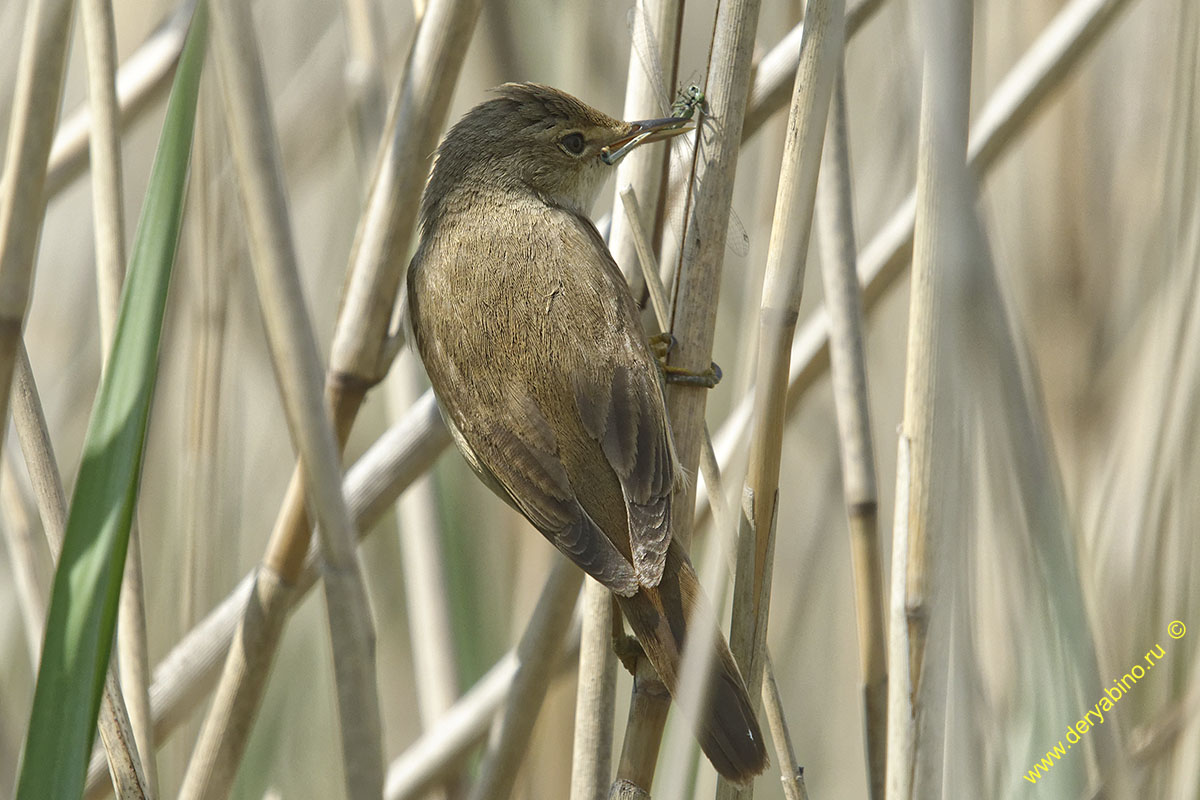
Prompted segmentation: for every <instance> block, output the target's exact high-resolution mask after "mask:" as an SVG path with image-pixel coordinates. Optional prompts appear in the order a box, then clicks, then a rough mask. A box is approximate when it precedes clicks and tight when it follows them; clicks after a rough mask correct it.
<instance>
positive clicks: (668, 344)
mask: <svg viewBox="0 0 1200 800" xmlns="http://www.w3.org/2000/svg"><path fill="white" fill-rule="evenodd" d="M675 345H676V340H675V337H674V336H672V335H671V334H670V333H668V332H663V333H656V334H654V335H653V336H651V337H650V349H651V350H652V351H654V357H655V358H656V359H658V368H659V369H661V370H662V374H663V380H665V381H666V382H667V383H678V384H681V385H683V386H701V387H703V388H705V389H711V388H713V387H714V386H716V385H717V384H718V383H720V382H721V377H722V375H721V368H720V367H719V366H717V363H716V362H715V361H714V362H712V364H711V365H710V366H709V368H708V369H706V370H704V371H702V372H692V371H691V370H689V369H684V368H683V367H673V366H671V365H670V364H668V363H667V356H669V355H671V350H673V349H674V347H675Z"/></svg>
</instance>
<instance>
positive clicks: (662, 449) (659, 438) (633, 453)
mask: <svg viewBox="0 0 1200 800" xmlns="http://www.w3.org/2000/svg"><path fill="white" fill-rule="evenodd" d="M575 405H576V407H577V408H578V410H579V418H580V421H581V422H582V423H583V427H584V429H585V430H586V431H587V433H588V435H590V436H591V437H592V438H593V439H595V440H596V441H597V442H599V443H600V447H601V449H602V450H603V452H604V457H605V458H606V459H607V460H608V463H609V465H610V466H611V467H612V469H613V471H614V472H615V473H616V475H617V478H618V480H619V481H620V483H621V491H622V493H623V494H624V496H625V508H626V512H627V514H628V517H629V541H630V544H631V546H632V550H633V567H634V571H635V572H636V573H637V578H638V582H639V583H641V584H643V585H646V586H657V585H658V582H659V580H660V579H661V578H662V571H663V564H664V562H665V559H666V554H667V545H668V544H670V541H671V489H672V483H673V476H674V463H673V461H674V459H673V455H672V452H671V441H670V434H669V433H668V431H667V426H666V411H665V408H664V407H663V404H662V392H661V388H660V387H659V384H658V376H657V375H646V374H645V370H639V369H637V368H636V367H633V366H630V365H627V364H620V363H618V364H614V365H612V369H611V372H609V373H608V374H607V375H596V374H594V373H589V374H581V375H578V376H577V377H576V381H575Z"/></svg>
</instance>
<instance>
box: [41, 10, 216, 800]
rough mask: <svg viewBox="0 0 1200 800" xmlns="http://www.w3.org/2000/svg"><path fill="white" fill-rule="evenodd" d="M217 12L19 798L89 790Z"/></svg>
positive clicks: (110, 378) (75, 555)
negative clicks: (194, 132)
mask: <svg viewBox="0 0 1200 800" xmlns="http://www.w3.org/2000/svg"><path fill="white" fill-rule="evenodd" d="M206 27H207V26H206V15H205V13H204V5H203V4H201V5H200V6H199V7H198V9H197V13H196V16H195V18H194V19H193V22H192V28H191V31H190V33H189V34H188V42H187V44H186V46H185V48H184V52H183V56H182V58H181V60H180V63H179V69H178V71H177V73H176V75H175V84H174V86H173V87H172V89H171V97H170V100H169V101H168V104H167V114H166V119H165V121H164V122H163V129H162V135H161V136H160V138H159V144H158V152H157V153H156V154H155V159H154V168H153V171H152V172H151V175H150V183H149V186H148V187H147V190H146V199H145V202H144V205H143V208H142V216H141V219H140V220H139V222H138V229H137V236H136V238H135V240H134V246H133V254H132V256H131V258H130V262H129V270H128V277H127V279H126V281H125V287H124V290H123V292H122V294H121V310H120V316H119V317H118V319H117V329H116V334H115V337H114V340H113V349H112V356H111V359H110V361H109V366H108V370H107V371H106V372H105V374H104V377H103V379H102V381H101V384H100V389H99V391H98V392H97V394H96V401H95V404H94V406H93V408H92V416H91V420H90V422H89V423H88V430H87V437H86V439H85V441H84V446H83V460H82V463H81V464H80V468H79V476H78V478H77V480H76V484H75V493H74V495H73V496H72V498H71V508H70V512H69V514H68V519H67V530H66V536H65V540H64V542H63V551H62V558H61V559H60V561H59V565H58V570H57V571H56V573H55V576H54V588H53V590H52V592H51V596H50V613H49V616H48V619H47V623H46V639H45V644H44V646H43V648H42V661H41V665H40V666H39V667H38V677H37V687H36V689H35V691H34V698H33V711H32V713H31V716H30V722H29V730H28V732H27V734H26V738H25V749H24V753H23V754H22V757H21V771H20V778H19V782H18V784H17V797H18V798H21V799H22V800H35V799H36V800H42V799H43V798H76V797H79V796H80V794H81V793H82V792H83V782H84V776H85V775H86V773H87V764H88V757H89V756H90V755H91V750H92V741H93V739H94V738H95V733H96V717H97V714H98V713H99V709H100V696H101V691H102V689H103V687H104V676H105V672H106V671H107V669H108V660H109V651H110V650H111V647H112V638H113V628H114V626H115V624H116V615H117V598H118V596H119V594H120V588H121V575H122V572H123V570H124V565H125V550H126V545H127V543H128V541H129V527H130V522H131V520H132V519H133V509H134V504H135V503H136V501H137V493H138V483H139V479H140V476H141V467H142V455H143V447H144V444H145V438H146V426H147V422H148V420H149V416H150V400H151V395H152V393H153V389H154V383H155V377H156V374H157V359H158V343H159V338H160V335H161V333H162V322H163V315H164V313H165V309H166V301H167V288H168V286H169V285H170V280H171V271H172V266H173V265H174V263H175V250H176V244H177V241H178V238H179V228H180V223H181V220H182V216H183V203H184V190H185V188H186V185H187V174H188V162H189V156H190V153H191V147H192V128H193V123H194V121H195V116H196V96H197V90H198V86H199V81H200V72H201V68H202V67H203V63H204V42H205V38H206V36H205V32H206Z"/></svg>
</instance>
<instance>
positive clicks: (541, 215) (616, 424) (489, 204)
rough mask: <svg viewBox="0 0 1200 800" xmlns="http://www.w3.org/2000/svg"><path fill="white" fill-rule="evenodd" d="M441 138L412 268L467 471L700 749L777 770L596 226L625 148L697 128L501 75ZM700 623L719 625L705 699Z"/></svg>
mask: <svg viewBox="0 0 1200 800" xmlns="http://www.w3.org/2000/svg"><path fill="white" fill-rule="evenodd" d="M493 91H494V93H495V96H494V97H492V98H491V99H488V100H486V101H484V102H482V103H480V104H479V105H477V106H475V107H474V108H473V109H471V110H470V111H468V112H467V113H466V114H465V115H464V116H463V117H462V119H461V120H460V121H459V122H458V123H456V124H455V125H454V126H453V127H452V128H451V129H450V130H449V131H448V132H447V134H446V135H445V136H444V138H443V139H442V142H441V144H440V145H439V147H438V149H437V152H436V154H435V157H434V165H433V168H432V171H431V173H430V176H429V179H428V181H427V183H426V187H425V191H424V194H423V196H422V200H421V207H420V218H419V234H420V235H419V241H418V244H417V248H416V250H415V252H414V255H413V257H412V261H411V262H410V264H409V269H408V274H407V302H408V319H409V323H410V324H411V327H412V335H413V342H414V344H415V347H416V350H417V353H418V354H419V356H420V358H421V361H422V362H423V363H424V366H425V371H426V373H427V375H428V377H429V381H430V384H431V386H432V388H433V391H434V394H435V395H436V397H437V399H438V404H439V407H440V409H441V412H442V415H443V418H444V419H445V421H446V424H447V427H448V428H449V429H450V432H451V434H452V437H453V439H454V441H455V443H456V444H457V446H458V449H459V450H460V451H461V452H462V454H463V456H464V458H465V459H466V461H467V463H468V464H469V465H470V467H471V469H472V470H473V471H474V472H475V473H476V475H478V476H479V477H480V479H481V480H482V481H483V482H484V483H485V484H486V485H487V486H488V487H489V488H491V489H492V490H493V491H494V492H495V493H496V494H497V495H499V496H500V497H501V498H502V499H503V500H504V501H506V502H507V503H508V504H509V505H510V506H512V507H513V508H515V509H516V510H517V511H518V512H520V513H521V514H522V515H524V517H525V518H526V519H527V520H528V521H529V522H530V523H532V525H533V526H534V527H535V528H536V529H537V530H538V531H540V532H541V533H542V534H543V535H544V536H545V537H546V538H547V539H548V540H549V541H550V542H551V543H552V544H553V545H554V546H555V547H557V548H558V550H559V551H561V552H562V553H563V554H564V555H566V556H567V557H568V558H569V559H571V560H572V561H573V562H575V564H577V565H578V566H579V567H581V568H582V569H583V570H584V571H585V572H586V573H587V574H588V575H590V576H591V577H592V578H594V579H595V580H597V581H599V582H600V583H601V584H603V585H604V586H605V587H607V588H608V589H609V590H610V591H611V592H612V593H613V595H614V596H615V597H616V600H617V604H618V606H619V607H620V609H621V611H622V614H623V615H624V616H625V618H626V620H628V622H629V625H630V628H631V629H632V631H633V634H634V636H635V637H636V639H637V641H638V643H639V644H640V645H641V648H642V650H643V651H644V652H645V654H646V656H647V657H648V658H649V660H650V663H651V664H652V665H653V666H654V668H655V670H656V671H657V672H658V674H659V676H660V677H661V678H662V680H663V683H664V684H665V685H666V687H667V689H668V691H669V692H670V693H671V695H672V698H673V699H674V701H675V702H676V703H677V704H678V705H679V706H681V707H682V708H683V711H684V713H685V716H686V717H687V718H688V719H689V721H691V723H692V726H693V730H694V732H695V735H696V738H697V740H698V742H699V744H700V747H701V750H702V751H703V752H704V753H705V755H706V756H707V757H708V759H709V760H710V761H711V762H712V764H713V766H714V767H715V768H716V770H717V771H718V772H719V773H720V774H721V775H722V776H724V777H725V778H727V779H729V780H731V781H733V782H734V783H737V784H739V785H744V784H746V783H747V782H748V781H750V780H751V779H752V778H753V777H754V776H755V775H758V774H760V773H761V772H762V771H763V770H764V769H765V768H766V765H767V763H768V758H767V755H766V749H765V746H764V741H763V735H762V731H761V729H760V727H759V724H758V720H757V718H756V715H755V711H754V705H753V703H751V701H750V697H749V693H748V692H747V689H746V683H745V681H744V680H743V678H742V675H741V673H740V671H739V669H738V666H737V663H736V661H735V660H734V658H733V656H732V654H731V653H730V651H729V647H728V645H727V644H726V642H725V639H724V637H723V636H722V635H721V633H720V631H719V629H718V628H717V621H716V615H715V613H714V612H713V611H712V608H711V605H710V604H709V602H708V600H707V599H706V597H705V596H704V593H703V591H702V589H701V587H700V583H699V580H698V578H697V576H696V572H695V570H694V569H693V567H692V564H691V561H690V560H689V559H688V555H687V552H686V550H685V548H684V547H683V546H682V545H680V544H679V543H678V542H677V541H676V540H675V539H674V538H673V537H672V535H671V504H672V501H673V495H674V494H675V492H676V491H677V490H678V489H679V488H680V487H681V486H682V485H683V482H684V479H685V478H684V474H683V471H682V469H681V466H680V463H679V458H678V456H677V454H676V452H675V444H674V440H673V438H672V434H671V429H670V425H669V423H668V417H667V407H666V400H665V397H664V391H663V388H664V383H663V375H662V372H661V368H660V366H659V362H658V361H657V360H656V356H655V353H654V350H653V348H652V346H651V344H650V341H649V338H648V336H647V334H646V331H645V330H644V328H643V327H642V324H641V319H640V312H639V309H638V306H637V304H636V302H635V301H634V299H633V297H632V295H631V293H630V290H629V287H628V284H627V283H626V281H625V279H624V278H623V276H622V274H621V271H620V269H619V268H618V266H617V264H616V262H615V261H614V260H613V257H612V255H611V253H610V252H609V250H608V247H607V246H606V245H605V243H604V240H603V238H602V237H601V236H600V234H599V232H598V231H597V230H596V227H595V225H594V224H593V223H592V221H591V220H590V219H589V217H588V213H589V211H590V209H591V207H592V205H593V204H594V202H595V200H596V198H597V196H598V194H599V191H600V189H601V187H602V185H603V184H604V181H605V179H606V178H607V177H608V175H609V174H610V173H611V172H612V167H613V165H615V164H616V163H618V162H619V161H620V160H621V158H623V157H624V156H625V155H626V154H627V153H628V152H630V151H631V150H633V149H634V148H636V147H639V146H641V145H643V144H648V143H651V142H655V141H660V140H663V139H666V138H669V137H671V136H674V135H677V134H680V133H683V132H685V131H687V130H690V129H692V128H693V126H694V123H693V122H692V121H691V120H689V119H687V118H683V117H666V118H663V119H654V120H644V121H638V122H622V121H620V120H617V119H614V118H613V117H610V116H608V115H607V114H604V113H603V112H601V111H599V110H597V109H595V108H592V107H591V106H589V105H587V104H586V103H584V102H583V101H581V100H579V99H577V98H575V97H573V96H571V95H569V94H566V93H565V92H562V91H559V90H557V89H554V88H552V87H549V86H545V85H540V84H535V83H506V84H504V85H502V86H499V87H497V88H496V89H495V90H493ZM689 625H692V626H694V625H710V626H713V636H712V637H711V639H712V641H713V645H712V651H711V664H712V670H711V673H710V677H709V679H708V681H707V690H706V691H705V692H704V693H703V694H702V696H701V697H700V698H698V699H694V698H689V697H687V696H685V695H686V694H687V693H682V694H681V693H680V692H679V691H678V688H679V677H680V668H681V662H682V653H683V648H684V644H685V642H686V641H687V638H688V627H689Z"/></svg>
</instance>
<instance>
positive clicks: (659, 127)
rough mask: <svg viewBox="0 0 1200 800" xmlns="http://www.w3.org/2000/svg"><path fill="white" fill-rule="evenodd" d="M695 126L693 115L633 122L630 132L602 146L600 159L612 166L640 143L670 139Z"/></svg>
mask: <svg viewBox="0 0 1200 800" xmlns="http://www.w3.org/2000/svg"><path fill="white" fill-rule="evenodd" d="M694 127H696V123H695V122H694V121H693V120H692V118H691V117H664V118H663V119H644V120H640V121H638V122H631V123H629V132H628V133H626V134H625V135H624V136H622V137H621V138H620V139H617V140H616V141H615V142H612V143H610V144H608V145H605V146H604V147H602V148H600V160H601V161H603V162H604V163H605V164H608V165H610V166H611V165H613V164H616V163H617V162H618V161H620V160H621V159H622V158H624V157H625V156H626V155H627V154H628V153H629V151H630V150H632V149H633V148H635V147H637V146H638V145H639V144H646V143H648V142H657V141H661V140H662V139H669V138H670V137H672V136H678V135H679V134H681V133H687V132H688V131H690V130H692V129H693V128H694Z"/></svg>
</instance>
